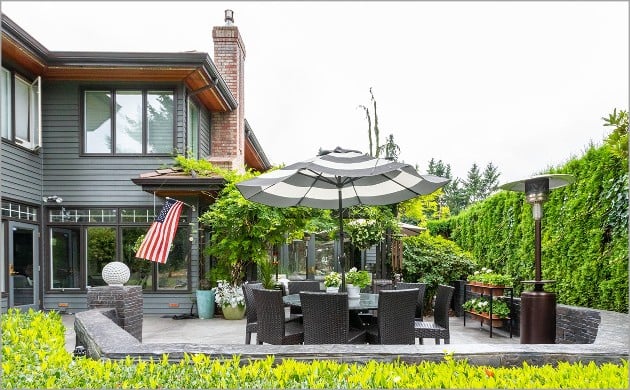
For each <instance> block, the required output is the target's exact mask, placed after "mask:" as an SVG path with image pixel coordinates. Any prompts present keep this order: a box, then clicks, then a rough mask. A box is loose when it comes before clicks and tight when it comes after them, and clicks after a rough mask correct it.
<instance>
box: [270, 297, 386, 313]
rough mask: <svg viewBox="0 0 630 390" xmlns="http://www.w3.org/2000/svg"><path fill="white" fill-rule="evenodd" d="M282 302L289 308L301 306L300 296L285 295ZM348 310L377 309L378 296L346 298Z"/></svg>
mask: <svg viewBox="0 0 630 390" xmlns="http://www.w3.org/2000/svg"><path fill="white" fill-rule="evenodd" d="M282 300H283V301H284V303H285V304H287V305H290V306H301V303H300V294H289V295H285V296H284V297H282ZM348 309H349V310H350V311H355V310H357V311H363V310H370V309H378V294H370V293H361V294H359V298H348Z"/></svg>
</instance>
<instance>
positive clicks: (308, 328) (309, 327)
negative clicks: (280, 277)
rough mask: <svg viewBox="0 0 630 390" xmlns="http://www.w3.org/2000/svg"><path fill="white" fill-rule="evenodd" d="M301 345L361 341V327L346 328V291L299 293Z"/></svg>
mask: <svg viewBox="0 0 630 390" xmlns="http://www.w3.org/2000/svg"><path fill="white" fill-rule="evenodd" d="M300 303H301V305H302V315H303V316H304V317H303V324H304V344H348V343H351V344H362V343H365V341H366V332H365V330H355V329H350V325H349V324H350V318H349V312H348V293H345V292H344V293H334V294H327V293H325V292H312V291H303V292H301V293H300Z"/></svg>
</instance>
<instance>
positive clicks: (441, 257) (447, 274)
mask: <svg viewBox="0 0 630 390" xmlns="http://www.w3.org/2000/svg"><path fill="white" fill-rule="evenodd" d="M403 258H404V261H403V278H404V280H405V281H408V282H423V283H426V284H427V290H426V293H425V297H426V299H425V307H427V305H428V303H429V302H430V298H431V297H432V296H433V295H435V292H436V290H437V286H438V284H446V285H448V284H449V283H450V282H452V281H454V280H461V279H465V278H466V275H469V274H471V273H472V272H473V270H474V269H475V266H476V264H475V262H474V261H473V259H472V256H471V255H470V253H468V252H465V251H463V250H462V249H461V248H460V247H459V246H458V245H457V244H455V243H454V242H452V241H449V240H446V239H444V238H442V237H439V236H438V237H433V236H431V235H429V233H421V234H418V235H417V236H413V237H405V238H403Z"/></svg>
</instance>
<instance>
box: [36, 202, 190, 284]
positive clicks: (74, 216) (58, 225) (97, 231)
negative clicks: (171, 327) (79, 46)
mask: <svg viewBox="0 0 630 390" xmlns="http://www.w3.org/2000/svg"><path fill="white" fill-rule="evenodd" d="M157 210H158V212H159V209H157ZM154 219H155V213H154V211H153V209H150V208H133V209H131V208H121V209H65V208H61V209H52V210H49V215H48V222H49V226H50V228H49V231H50V254H51V255H50V268H51V270H50V278H51V279H50V288H51V289H53V290H59V289H62V290H65V289H77V290H83V289H85V288H86V287H87V286H102V285H105V282H104V281H103V278H102V276H101V272H102V270H103V267H104V266H105V264H107V263H109V262H111V261H122V262H124V263H125V264H127V266H128V267H129V269H130V271H131V276H130V279H129V281H128V282H127V283H126V284H127V285H140V286H142V289H143V290H144V291H149V292H150V291H158V290H160V291H173V290H176V291H189V290H190V287H189V275H190V245H191V242H190V240H189V236H190V228H189V226H188V224H187V220H188V216H187V215H186V213H182V215H181V217H180V223H179V227H178V229H177V233H176V235H175V239H174V240H173V244H172V249H171V252H170V253H169V256H168V259H167V261H166V264H157V263H154V262H151V261H149V260H144V259H138V258H136V257H135V253H136V250H137V247H138V246H139V245H140V243H141V242H142V239H143V238H144V235H145V234H146V233H147V231H148V230H149V226H150V225H151V223H152V222H153V221H154ZM82 243H83V244H82ZM81 275H84V276H83V277H82V276H81Z"/></svg>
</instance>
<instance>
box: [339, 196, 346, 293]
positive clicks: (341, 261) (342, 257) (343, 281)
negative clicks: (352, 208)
mask: <svg viewBox="0 0 630 390" xmlns="http://www.w3.org/2000/svg"><path fill="white" fill-rule="evenodd" d="M337 191H338V192H339V251H340V253H339V265H340V266H341V288H340V289H339V291H341V292H345V291H346V255H345V253H344V251H343V208H342V202H341V187H340V186H337Z"/></svg>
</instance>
